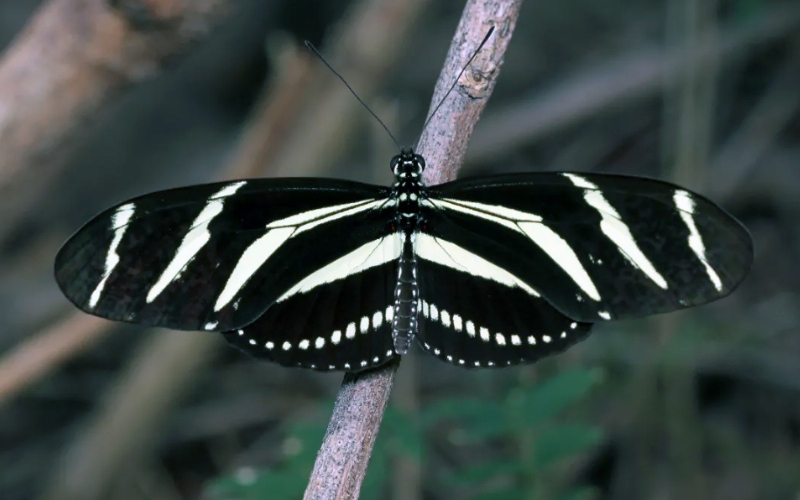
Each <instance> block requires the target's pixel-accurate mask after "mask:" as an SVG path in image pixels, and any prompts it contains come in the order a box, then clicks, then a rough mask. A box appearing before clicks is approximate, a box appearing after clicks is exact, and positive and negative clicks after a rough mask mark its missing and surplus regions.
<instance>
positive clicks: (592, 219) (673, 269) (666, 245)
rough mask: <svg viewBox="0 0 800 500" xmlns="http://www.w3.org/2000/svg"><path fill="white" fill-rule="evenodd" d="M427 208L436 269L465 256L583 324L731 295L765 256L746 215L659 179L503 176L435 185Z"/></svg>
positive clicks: (466, 268) (429, 249)
mask: <svg viewBox="0 0 800 500" xmlns="http://www.w3.org/2000/svg"><path fill="white" fill-rule="evenodd" d="M421 203H422V207H423V214H422V215H423V219H424V220H425V223H424V226H423V233H421V234H422V238H421V239H420V240H419V241H418V244H417V253H418V255H419V256H420V257H421V258H422V259H423V260H425V259H426V256H425V255H424V254H425V253H427V254H428V258H427V260H428V261H430V262H433V263H434V264H440V265H445V266H448V263H447V261H453V262H455V265H451V266H450V267H451V268H459V269H460V272H461V273H463V274H466V275H470V274H474V275H483V276H485V278H486V279H489V280H491V281H494V282H506V283H511V284H512V285H509V286H510V287H511V288H517V289H526V290H528V292H527V293H528V295H530V296H531V297H533V298H536V297H539V296H540V297H542V298H543V299H544V300H546V301H547V302H548V303H549V304H550V305H552V306H553V308H555V309H556V310H557V311H559V312H560V313H562V314H563V315H564V316H566V317H568V318H570V319H571V320H574V321H577V322H597V321H602V320H609V319H616V318H629V317H638V316H645V315H649V314H655V313H661V312H667V311H672V310H676V309H680V308H684V307H690V306H694V305H699V304H703V303H706V302H710V301H712V300H716V299H719V298H721V297H724V296H726V295H728V294H729V293H730V292H732V291H733V289H734V288H736V286H737V285H738V284H739V283H740V282H741V280H742V279H743V278H744V276H745V274H746V273H747V271H748V269H749V268H750V264H751V262H752V258H753V246H752V240H751V238H750V235H749V233H748V232H747V230H746V229H745V228H744V227H743V226H742V225H741V224H740V223H739V222H738V221H737V220H736V219H734V218H733V217H731V216H730V215H728V214H727V213H726V212H725V211H723V210H722V209H721V208H719V207H718V206H716V205H715V204H713V203H712V202H710V201H709V200H707V199H705V198H703V197H702V196H699V195H697V194H694V193H691V192H689V191H686V190H684V189H681V188H679V187H677V186H674V185H672V184H669V183H666V182H660V181H655V180H650V179H643V178H637V177H627V176H618V175H600V174H571V173H534V174H514V175H505V176H494V177H489V178H476V179H467V180H457V181H454V182H450V183H447V184H443V185H440V186H434V187H432V188H430V190H429V198H428V199H427V200H423V201H422V202H421ZM418 236H419V235H418ZM420 244H421V245H420ZM442 246H444V247H445V248H444V250H442V249H441V248H437V247H442ZM473 257H475V258H473ZM423 298H424V297H423ZM428 300H433V299H431V298H429V299H428ZM436 300H438V298H437V299H436Z"/></svg>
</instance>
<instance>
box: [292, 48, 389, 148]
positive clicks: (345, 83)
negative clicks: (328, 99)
mask: <svg viewBox="0 0 800 500" xmlns="http://www.w3.org/2000/svg"><path fill="white" fill-rule="evenodd" d="M306 47H308V50H310V51H311V52H313V53H314V55H316V56H317V57H319V60H320V61H322V64H324V65H325V66H327V67H328V69H329V70H331V72H332V73H333V74H334V75H336V77H337V78H338V79H339V80H341V81H342V83H344V86H345V87H347V90H349V91H350V93H351V94H353V97H355V98H356V99H357V100H358V102H360V103H361V105H362V106H364V109H366V110H367V111H369V114H371V115H372V117H373V118H375V119H376V120H378V123H380V124H381V127H383V130H385V131H386V133H387V134H389V137H391V138H392V141H394V143H395V144H396V145H397V149H403V148H402V147H401V146H400V143H399V142H397V139H395V137H394V134H392V132H391V131H390V130H389V127H387V126H386V124H385V123H383V121H381V119H380V118H378V115H376V114H375V113H374V112H373V111H372V110H371V109H370V107H369V106H367V103H365V102H364V101H363V100H362V99H361V98H360V97H358V94H356V91H355V90H353V87H351V86H350V84H349V83H347V81H346V80H345V79H344V77H342V75H340V74H339V72H338V71H336V70H335V69H333V66H331V65H330V64H329V63H328V61H326V60H325V58H324V57H322V54H320V53H319V51H318V50H317V48H316V47H314V45H312V43H311V42H309V41H308V40H306Z"/></svg>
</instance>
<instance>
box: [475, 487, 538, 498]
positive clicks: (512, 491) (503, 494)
mask: <svg viewBox="0 0 800 500" xmlns="http://www.w3.org/2000/svg"><path fill="white" fill-rule="evenodd" d="M525 497H526V494H525V491H524V490H522V489H519V488H516V487H514V488H509V489H505V490H499V491H492V492H490V493H481V494H479V495H475V496H474V497H471V500H525Z"/></svg>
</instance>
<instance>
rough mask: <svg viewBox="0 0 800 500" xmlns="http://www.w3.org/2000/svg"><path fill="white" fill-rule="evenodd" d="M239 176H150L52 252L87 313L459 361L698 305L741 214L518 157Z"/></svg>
mask: <svg viewBox="0 0 800 500" xmlns="http://www.w3.org/2000/svg"><path fill="white" fill-rule="evenodd" d="M424 168H425V160H424V158H422V156H420V155H418V154H416V153H414V152H413V150H412V149H410V148H406V149H403V150H402V151H401V153H400V154H399V155H397V156H395V157H394V158H393V159H392V161H391V169H392V172H393V174H394V178H395V180H394V183H393V185H391V186H378V185H371V184H363V183H358V182H350V181H344V180H334V179H320V178H283V179H249V180H239V181H231V182H221V183H213V184H204V185H198V186H190V187H183V188H177V189H171V190H167V191H160V192H156V193H151V194H147V195H144V196H141V197H138V198H134V199H132V200H130V201H126V202H124V203H121V204H119V205H116V206H114V207H112V208H110V209H108V210H106V211H104V212H102V213H101V214H99V215H98V216H96V217H95V218H93V219H92V220H90V221H89V222H88V223H87V224H86V225H85V226H84V227H83V228H81V229H80V230H78V231H77V233H75V234H74V235H73V236H72V237H71V238H70V239H69V240H68V241H67V242H66V243H65V244H64V246H63V247H62V248H61V250H60V251H59V253H58V255H57V257H56V260H55V277H56V281H57V282H58V284H59V286H60V288H61V290H62V291H63V292H64V294H65V295H66V296H67V298H69V299H70V300H71V301H72V302H73V303H74V304H75V305H76V306H78V307H79V308H80V309H82V310H83V311H86V312H87V313H90V314H94V315H97V316H100V317H104V318H108V319H111V320H116V321H123V322H129V323H137V324H141V325H147V326H160V327H166V328H172V329H178V330H207V331H217V332H222V333H223V335H224V337H225V339H226V340H227V341H228V342H229V343H231V344H233V345H234V346H236V347H238V348H240V349H241V350H243V351H245V352H247V353H248V354H250V355H253V356H256V357H262V358H266V359H269V360H272V361H274V362H277V363H279V364H281V365H286V366H300V367H307V368H312V369H316V370H346V371H360V370H364V369H369V368H373V367H376V366H379V365H382V364H384V363H387V362H388V361H390V360H392V359H393V358H395V357H397V356H400V355H402V354H405V353H406V352H407V351H408V349H409V348H410V346H411V344H412V343H413V342H414V340H415V339H416V341H417V342H418V343H419V344H420V345H421V346H422V348H423V349H424V350H425V351H427V352H429V353H431V354H433V355H434V356H436V357H438V358H440V359H442V360H444V361H446V362H448V363H451V364H454V365H457V366H463V367H468V368H484V367H499V366H508V365H516V364H521V363H531V362H534V361H536V360H538V359H540V358H542V357H544V356H547V355H550V354H553V353H556V352H560V351H563V350H564V349H565V348H567V347H568V346H570V345H572V344H574V343H575V342H577V341H579V340H582V339H584V338H586V337H587V336H588V334H589V332H590V329H591V326H592V324H594V323H597V322H601V321H609V320H616V319H625V318H634V317H640V316H646V315H651V314H657V313H664V312H668V311H673V310H677V309H683V308H687V307H691V306H696V305H700V304H704V303H707V302H710V301H713V300H716V299H719V298H722V297H724V296H726V295H728V294H729V293H731V292H732V291H733V290H734V289H735V288H736V286H737V285H738V284H739V283H740V282H741V281H742V279H743V278H744V276H745V275H746V273H747V271H748V269H749V268H750V265H751V263H752V259H753V244H752V240H751V238H750V235H749V233H748V231H747V230H746V229H745V227H744V226H743V225H742V224H741V223H740V222H739V221H737V220H736V219H735V218H733V217H732V216H731V215H729V214H728V213H726V212H725V211H724V210H723V209H721V208H720V207H718V206H717V205H715V204H714V203H712V202H711V201H709V200H708V199H706V198H704V197H702V196H700V195H698V194H696V193H692V192H690V191H688V190H686V189H683V188H680V187H678V186H675V185H673V184H670V183H667V182H661V181H657V180H652V179H645V178H638V177H630V176H622V175H607V174H587V173H563V172H562V173H553V172H546V173H521V174H508V175H494V176H485V177H476V178H467V179H460V180H456V181H452V182H448V183H446V184H441V185H436V186H426V185H424V183H423V182H422V172H423V170H424Z"/></svg>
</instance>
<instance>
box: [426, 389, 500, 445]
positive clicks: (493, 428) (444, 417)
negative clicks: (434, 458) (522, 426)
mask: <svg viewBox="0 0 800 500" xmlns="http://www.w3.org/2000/svg"><path fill="white" fill-rule="evenodd" d="M421 421H422V425H423V427H424V428H426V429H430V428H432V427H435V426H436V425H438V424H440V423H442V422H445V421H456V422H461V423H462V424H463V425H464V427H465V429H464V431H465V436H466V437H467V438H469V439H471V440H485V439H489V438H494V437H498V436H503V435H507V434H509V433H511V432H512V431H513V427H511V426H510V425H509V422H508V420H507V418H506V415H505V413H504V412H503V409H502V407H501V406H500V405H499V404H498V403H496V402H494V401H485V400H479V399H455V398H454V399H446V400H444V401H439V402H437V403H435V404H433V405H430V406H428V407H427V408H425V409H424V410H423V412H422V415H421Z"/></svg>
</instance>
